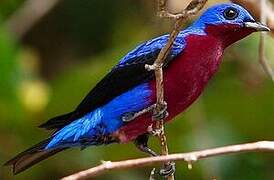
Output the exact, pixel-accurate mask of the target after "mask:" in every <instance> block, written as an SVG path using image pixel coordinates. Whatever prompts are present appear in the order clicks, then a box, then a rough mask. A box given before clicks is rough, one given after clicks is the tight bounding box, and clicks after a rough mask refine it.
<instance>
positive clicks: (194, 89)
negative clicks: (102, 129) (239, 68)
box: [115, 35, 223, 142]
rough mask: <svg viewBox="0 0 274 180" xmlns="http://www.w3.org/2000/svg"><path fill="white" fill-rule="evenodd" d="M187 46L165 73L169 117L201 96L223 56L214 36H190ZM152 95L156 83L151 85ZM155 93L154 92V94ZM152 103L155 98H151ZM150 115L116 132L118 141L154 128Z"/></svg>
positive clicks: (124, 140)
mask: <svg viewBox="0 0 274 180" xmlns="http://www.w3.org/2000/svg"><path fill="white" fill-rule="evenodd" d="M186 44H187V45H186V47H185V49H184V50H183V52H182V53H181V54H180V55H178V56H177V57H176V59H174V60H173V61H172V63H171V64H170V65H169V67H168V68H167V69H166V70H165V71H164V94H165V101H166V102H167V103H168V112H169V117H168V119H167V121H168V120H171V119H172V118H173V117H175V116H176V115H178V114H179V113H181V112H183V111H184V110H185V109H186V108H187V107H189V106H190V105H191V104H192V103H193V102H194V101H195V100H196V99H197V98H198V97H199V95H200V94H201V92H202V91H203V89H204V88H205V86H206V85H207V83H208V81H209V79H210V78H211V77H212V76H213V75H214V73H215V72H216V71H217V69H218V66H219V64H220V61H221V57H222V54H223V46H222V43H221V42H220V41H218V40H217V39H216V38H214V37H213V36H202V35H190V36H188V37H187V38H186ZM150 85H151V88H152V89H153V92H155V81H152V82H150ZM154 94H156V93H154ZM151 98H152V100H153V101H155V99H156V98H155V95H154V96H153V97H151ZM154 124H155V122H153V121H152V120H151V114H146V115H143V116H141V117H139V118H136V119H135V120H134V121H132V122H129V123H128V124H127V125H125V126H123V127H122V128H121V129H120V130H119V131H117V132H116V133H115V136H116V137H117V138H118V139H119V140H120V141H121V142H127V141H130V140H133V139H135V138H136V137H137V136H139V135H141V134H144V133H146V132H147V129H148V127H150V126H152V125H154Z"/></svg>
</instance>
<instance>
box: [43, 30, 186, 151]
mask: <svg viewBox="0 0 274 180" xmlns="http://www.w3.org/2000/svg"><path fill="white" fill-rule="evenodd" d="M167 40H168V35H164V36H161V37H158V38H155V39H152V40H150V41H147V42H145V43H142V44H141V45H139V46H138V47H136V48H135V49H134V50H132V51H131V52H129V53H128V54H127V55H126V56H125V57H124V58H122V59H121V61H120V62H119V63H118V64H117V65H116V66H115V67H114V68H113V69H112V71H111V72H110V73H109V74H107V75H106V76H105V77H104V78H103V80H102V81H100V82H99V83H98V84H97V85H96V86H95V88H94V89H92V90H91V92H90V93H89V94H88V95H87V96H86V97H85V98H84V100H83V101H82V102H81V103H80V105H79V106H78V107H77V108H76V110H75V111H73V112H71V113H68V114H65V115H63V116H58V117H57V118H53V119H51V120H49V121H48V122H46V123H45V124H43V125H42V126H41V127H44V128H47V129H54V128H57V132H56V133H55V134H54V135H53V136H52V140H51V142H50V143H49V144H48V146H47V147H46V149H50V148H54V147H56V146H58V147H67V146H78V145H83V144H85V145H91V144H100V143H103V141H102V138H106V136H107V135H109V134H111V133H112V132H114V131H116V130H117V129H119V128H120V127H121V126H122V125H123V122H122V121H121V116H122V115H123V114H124V113H127V112H136V111H139V110H142V109H144V108H146V107H148V106H149V105H150V104H151V103H152V102H150V101H149V97H150V96H151V90H150V89H149V86H148V81H149V80H151V79H152V78H154V73H153V72H148V71H147V70H146V69H145V64H153V62H154V61H155V59H156V58H157V55H158V53H159V52H160V50H161V49H162V48H163V47H164V45H165V44H166V42H167ZM184 47H185V43H184V37H183V36H182V35H179V36H178V37H177V38H176V40H175V43H174V45H173V48H172V50H171V53H170V54H169V56H168V59H167V60H166V62H167V63H166V64H165V67H166V66H167V65H168V64H169V62H171V60H172V59H174V57H176V56H177V55H178V54H179V53H180V52H181V51H182V50H183V48H184Z"/></svg>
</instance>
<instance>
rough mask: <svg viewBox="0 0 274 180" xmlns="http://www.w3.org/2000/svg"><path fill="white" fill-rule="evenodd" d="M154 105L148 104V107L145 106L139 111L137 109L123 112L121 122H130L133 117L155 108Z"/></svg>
mask: <svg viewBox="0 0 274 180" xmlns="http://www.w3.org/2000/svg"><path fill="white" fill-rule="evenodd" d="M155 107H156V104H153V105H151V106H149V107H148V108H145V109H143V110H141V111H138V112H128V113H125V114H124V115H123V116H122V121H123V122H130V121H132V120H133V119H135V118H136V117H139V116H141V115H143V114H145V113H147V112H151V111H153V110H154V109H155Z"/></svg>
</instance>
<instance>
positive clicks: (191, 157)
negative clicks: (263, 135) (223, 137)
mask: <svg viewBox="0 0 274 180" xmlns="http://www.w3.org/2000/svg"><path fill="white" fill-rule="evenodd" d="M267 151H272V152H273V151H274V141H259V142H254V143H246V144H238V145H230V146H224V147H219V148H212V149H206V150H201V151H194V152H189V153H177V154H170V155H166V156H158V157H147V158H139V159H131V160H124V161H116V162H111V161H105V162H103V163H102V164H101V165H98V166H96V167H93V168H90V169H88V170H84V171H81V172H79V173H76V174H73V175H70V176H67V177H64V178H63V179H62V180H81V179H87V178H91V177H95V176H97V175H99V174H102V173H105V172H106V171H110V170H116V169H129V168H136V167H143V166H148V165H152V164H156V163H162V162H169V161H186V162H187V163H193V162H195V161H197V160H199V159H204V158H208V157H213V156H219V155H228V154H235V153H243V152H267Z"/></svg>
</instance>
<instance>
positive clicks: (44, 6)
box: [6, 0, 61, 39]
mask: <svg viewBox="0 0 274 180" xmlns="http://www.w3.org/2000/svg"><path fill="white" fill-rule="evenodd" d="M60 1H61V0H27V1H25V2H24V4H23V5H22V6H21V7H20V8H19V9H18V10H17V11H15V13H14V14H13V15H12V16H11V17H10V19H8V20H7V22H6V27H7V28H8V29H9V30H10V31H11V32H13V33H14V35H15V37H16V38H17V39H21V38H22V37H24V35H25V34H26V33H27V32H28V31H29V30H30V29H31V28H32V27H33V26H34V25H35V24H36V23H37V22H38V21H39V20H40V19H41V18H42V17H44V16H45V15H46V14H47V13H48V12H49V11H50V10H51V9H53V7H55V6H56V5H57V4H58V3H59V2H60Z"/></svg>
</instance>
